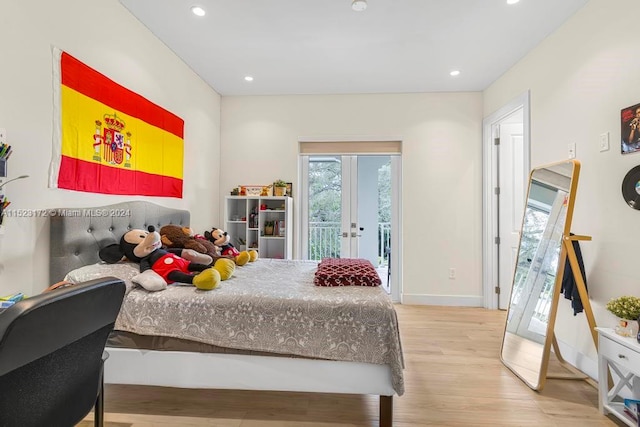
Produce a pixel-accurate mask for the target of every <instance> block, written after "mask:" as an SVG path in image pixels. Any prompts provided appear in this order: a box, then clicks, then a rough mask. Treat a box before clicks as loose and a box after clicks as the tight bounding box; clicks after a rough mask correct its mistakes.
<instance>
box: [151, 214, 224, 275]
mask: <svg viewBox="0 0 640 427" xmlns="http://www.w3.org/2000/svg"><path fill="white" fill-rule="evenodd" d="M160 238H161V240H162V244H163V245H164V246H165V247H167V248H185V249H192V250H194V251H196V252H200V253H203V254H206V255H209V256H210V257H211V258H213V262H212V265H213V267H214V268H215V269H216V270H218V272H219V273H220V276H221V278H222V280H227V279H228V278H229V277H231V276H232V275H233V273H234V270H235V263H234V262H233V261H234V260H233V259H231V258H230V257H228V256H223V255H221V254H220V249H219V248H218V247H217V246H216V245H214V244H213V243H212V242H210V241H208V240H207V239H205V238H204V237H202V238H198V237H197V235H196V234H194V233H193V230H192V229H191V227H181V226H179V225H175V224H168V225H164V226H162V227H161V228H160Z"/></svg>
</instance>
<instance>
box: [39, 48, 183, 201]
mask: <svg viewBox="0 0 640 427" xmlns="http://www.w3.org/2000/svg"><path fill="white" fill-rule="evenodd" d="M56 66H57V67H56ZM56 68H57V70H56ZM56 71H58V72H59V74H57V73H56ZM58 76H59V82H60V85H59V91H56V90H55V89H56V88H54V92H56V93H55V98H57V99H56V100H55V101H56V102H55V104H56V105H57V106H58V108H59V110H58V111H57V112H56V114H55V116H56V120H57V121H58V122H57V123H56V125H55V126H54V133H55V134H56V137H55V138H54V154H53V164H52V168H51V176H50V180H49V185H50V186H51V187H58V188H65V189H69V190H76V191H86V192H92V193H107V194H126V195H141V196H164V197H179V198H181V197H182V170H183V155H184V141H183V135H184V121H183V120H182V119H181V118H179V117H178V116H176V115H175V114H172V113H171V112H169V111H167V110H165V109H163V108H162V107H160V106H158V105H156V104H154V103H152V102H151V101H149V100H147V99H145V98H143V97H142V96H140V95H138V94H137V93H135V92H132V91H130V90H129V89H127V88H125V87H123V86H120V85H119V84H117V83H115V82H114V81H113V80H110V79H109V78H107V77H106V76H104V75H102V74H100V73H99V72H97V71H96V70H94V69H92V68H90V67H88V66H87V65H85V64H83V63H82V62H80V61H78V60H77V59H76V58H74V57H73V56H71V55H69V54H68V53H66V52H62V51H60V50H57V49H56V50H55V51H54V77H56V78H58ZM58 141H59V143H58Z"/></svg>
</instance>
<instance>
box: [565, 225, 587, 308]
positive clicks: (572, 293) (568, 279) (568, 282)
mask: <svg viewBox="0 0 640 427" xmlns="http://www.w3.org/2000/svg"><path fill="white" fill-rule="evenodd" d="M570 235H571V236H573V233H571V234H570ZM571 243H573V250H574V252H575V253H576V258H577V259H578V267H579V268H580V274H581V275H582V280H583V281H584V288H585V291H586V290H587V276H586V275H585V272H584V263H583V261H582V252H581V251H580V244H579V243H578V241H577V240H572V241H571ZM561 292H562V293H563V294H564V297H565V299H570V300H571V308H573V315H574V316H575V315H576V314H578V313H582V311H583V306H582V300H581V299H580V293H579V292H578V286H577V283H576V279H575V277H574V275H573V271H572V269H571V263H570V262H569V257H568V256H567V260H566V262H565V264H564V274H563V276H562V288H561Z"/></svg>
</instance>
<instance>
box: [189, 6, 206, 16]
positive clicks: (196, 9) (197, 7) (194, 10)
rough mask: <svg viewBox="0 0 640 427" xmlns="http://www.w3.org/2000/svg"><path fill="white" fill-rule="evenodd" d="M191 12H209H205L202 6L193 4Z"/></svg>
mask: <svg viewBox="0 0 640 427" xmlns="http://www.w3.org/2000/svg"><path fill="white" fill-rule="evenodd" d="M191 12H193V14H194V15H196V16H204V15H206V14H207V12H205V10H204V9H203V8H201V7H200V6H191Z"/></svg>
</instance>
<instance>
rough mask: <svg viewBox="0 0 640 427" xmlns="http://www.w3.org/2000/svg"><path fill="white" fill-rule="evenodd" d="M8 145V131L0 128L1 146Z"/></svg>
mask: <svg viewBox="0 0 640 427" xmlns="http://www.w3.org/2000/svg"><path fill="white" fill-rule="evenodd" d="M6 143H7V130H6V129H3V128H0V144H6Z"/></svg>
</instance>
